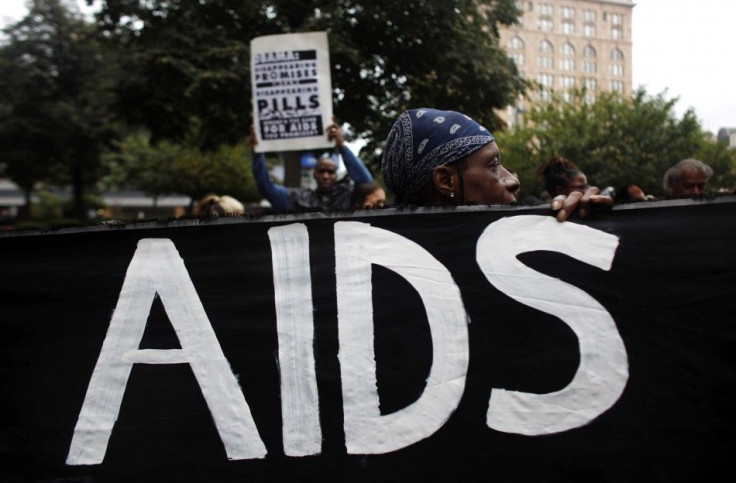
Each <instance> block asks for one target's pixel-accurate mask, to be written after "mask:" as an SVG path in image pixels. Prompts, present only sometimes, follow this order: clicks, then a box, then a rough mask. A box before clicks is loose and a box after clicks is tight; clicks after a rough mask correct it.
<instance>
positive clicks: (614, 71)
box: [608, 64, 624, 77]
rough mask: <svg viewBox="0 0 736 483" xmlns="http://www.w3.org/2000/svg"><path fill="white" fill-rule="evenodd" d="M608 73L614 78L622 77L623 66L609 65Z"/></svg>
mask: <svg viewBox="0 0 736 483" xmlns="http://www.w3.org/2000/svg"><path fill="white" fill-rule="evenodd" d="M608 67H609V69H608V71H609V72H610V73H611V75H612V76H614V77H621V76H623V75H624V66H623V65H621V64H611V65H609V66H608Z"/></svg>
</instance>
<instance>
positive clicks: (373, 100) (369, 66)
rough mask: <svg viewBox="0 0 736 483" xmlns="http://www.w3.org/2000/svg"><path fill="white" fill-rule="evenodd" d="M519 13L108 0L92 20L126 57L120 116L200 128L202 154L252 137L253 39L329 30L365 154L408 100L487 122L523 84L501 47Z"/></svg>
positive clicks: (341, 92)
mask: <svg viewBox="0 0 736 483" xmlns="http://www.w3.org/2000/svg"><path fill="white" fill-rule="evenodd" d="M517 14H518V11H517V10H516V8H515V4H514V1H513V0H493V1H478V0H410V1H408V2H385V1H379V0H363V1H359V2H354V1H345V0H343V1H339V2H325V1H316V2H305V1H295V0H289V1H286V0H270V1H266V2H256V1H253V0H232V1H228V2H225V1H221V0H218V1H207V2H201V1H199V0H176V1H173V2H172V1H168V0H167V1H163V0H151V1H149V2H138V1H132V0H104V1H103V7H102V11H101V13H100V15H99V16H98V18H99V21H100V23H101V25H102V26H103V27H104V28H106V29H108V30H109V31H111V32H115V34H116V35H117V36H118V38H120V39H121V41H122V42H123V43H124V45H125V48H124V50H125V51H126V52H128V56H127V58H126V69H125V70H124V72H125V76H124V78H123V79H122V81H121V85H120V94H121V96H120V103H119V107H120V109H121V112H123V113H124V115H125V116H126V119H128V120H129V121H130V122H132V123H135V124H141V125H144V126H146V127H147V128H148V129H149V130H150V131H151V133H152V136H153V140H154V142H157V141H158V140H159V139H182V138H183V137H185V136H187V135H188V133H190V132H191V128H192V123H193V122H195V123H198V124H197V125H198V132H197V142H198V145H199V146H202V147H203V148H206V149H211V148H213V147H215V146H217V145H218V144H220V143H222V142H230V143H233V142H237V141H239V140H241V139H243V138H245V137H246V136H247V135H248V132H249V125H250V123H251V116H252V114H251V112H252V110H251V105H250V104H251V94H250V92H251V91H250V65H249V62H250V57H249V43H250V40H251V39H252V38H254V37H257V36H260V35H268V34H278V33H291V32H302V31H321V30H326V31H328V33H329V41H330V56H331V63H332V82H333V87H334V106H335V112H336V115H337V116H338V118H339V119H340V120H341V121H342V122H348V123H350V124H351V125H352V127H353V133H354V135H357V136H360V137H363V138H366V139H370V140H373V141H374V142H372V143H370V144H369V146H368V152H373V151H374V148H375V147H376V142H380V141H382V140H383V139H384V138H385V136H386V133H387V132H388V131H389V129H390V126H391V123H392V122H393V121H394V119H395V118H396V115H397V114H398V113H399V112H401V111H402V110H404V109H407V108H411V107H419V106H432V107H437V108H444V109H457V110H460V111H463V112H466V113H467V114H468V115H471V116H473V117H475V118H477V119H479V120H480V121H482V122H483V123H485V124H486V125H487V126H488V127H489V128H493V127H495V126H496V122H497V121H496V119H495V117H494V115H493V111H492V110H493V108H499V107H502V106H505V105H507V104H508V103H510V102H511V101H512V100H513V99H515V98H516V96H517V95H518V93H519V92H520V91H521V90H522V89H523V87H524V81H523V80H522V79H521V77H520V76H519V74H518V72H517V70H516V68H515V66H514V64H513V62H511V61H510V60H509V59H508V57H507V56H506V54H505V53H504V51H503V50H502V49H501V48H500V46H499V42H498V31H497V26H498V25H508V24H510V23H512V22H514V21H515V20H516V18H517Z"/></svg>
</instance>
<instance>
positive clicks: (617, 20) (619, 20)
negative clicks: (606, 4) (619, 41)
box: [610, 13, 624, 25]
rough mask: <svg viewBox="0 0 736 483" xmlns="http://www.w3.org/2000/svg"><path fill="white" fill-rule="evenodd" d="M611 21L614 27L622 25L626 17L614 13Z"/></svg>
mask: <svg viewBox="0 0 736 483" xmlns="http://www.w3.org/2000/svg"><path fill="white" fill-rule="evenodd" d="M610 19H611V23H612V24H613V25H622V24H623V23H624V17H623V15H621V14H620V13H612V14H611V16H610Z"/></svg>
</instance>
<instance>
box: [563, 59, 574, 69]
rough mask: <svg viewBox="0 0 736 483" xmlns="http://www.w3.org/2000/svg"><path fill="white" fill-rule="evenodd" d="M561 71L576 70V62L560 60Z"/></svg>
mask: <svg viewBox="0 0 736 483" xmlns="http://www.w3.org/2000/svg"><path fill="white" fill-rule="evenodd" d="M560 70H575V60H574V59H560Z"/></svg>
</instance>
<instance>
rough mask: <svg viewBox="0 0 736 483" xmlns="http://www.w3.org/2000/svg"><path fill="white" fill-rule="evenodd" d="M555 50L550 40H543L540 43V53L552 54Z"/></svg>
mask: <svg viewBox="0 0 736 483" xmlns="http://www.w3.org/2000/svg"><path fill="white" fill-rule="evenodd" d="M553 50H554V49H553V48H552V43H551V42H550V41H549V40H542V41H541V42H539V51H540V52H544V53H545V54H551V53H552V51H553Z"/></svg>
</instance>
